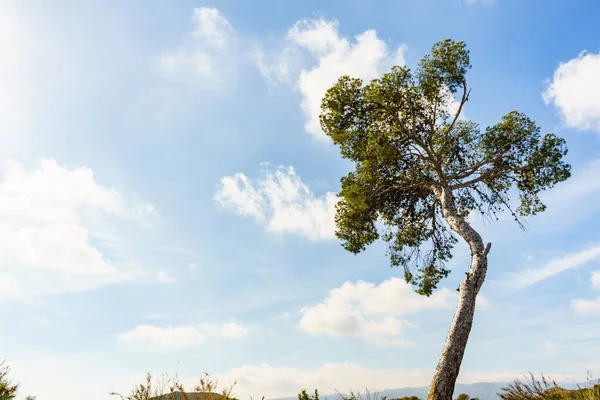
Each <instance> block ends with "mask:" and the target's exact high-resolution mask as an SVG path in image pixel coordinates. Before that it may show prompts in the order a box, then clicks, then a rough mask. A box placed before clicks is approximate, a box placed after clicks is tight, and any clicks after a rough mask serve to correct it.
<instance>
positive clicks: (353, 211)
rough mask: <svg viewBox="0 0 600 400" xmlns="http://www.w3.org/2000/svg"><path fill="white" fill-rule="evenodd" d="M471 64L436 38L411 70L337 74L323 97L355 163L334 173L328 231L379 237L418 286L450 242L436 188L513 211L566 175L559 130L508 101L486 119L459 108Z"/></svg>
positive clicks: (434, 281) (324, 122)
mask: <svg viewBox="0 0 600 400" xmlns="http://www.w3.org/2000/svg"><path fill="white" fill-rule="evenodd" d="M470 68H471V64H470V60H469V52H468V50H467V49H466V46H465V44H464V43H463V42H454V41H452V40H444V41H441V42H438V43H436V44H435V45H434V46H433V48H432V51H431V53H430V54H429V55H427V56H425V57H424V58H423V59H422V60H421V61H420V63H419V65H418V67H417V68H416V70H415V71H414V72H413V71H411V70H410V69H409V68H408V67H399V66H395V67H393V68H392V69H391V71H390V72H388V73H386V74H384V75H383V76H382V77H381V78H379V79H374V80H372V81H371V82H369V83H368V84H366V85H363V81H362V80H360V79H356V78H351V77H349V76H343V77H341V78H340V79H339V80H338V82H337V84H335V86H333V87H331V88H330V89H329V90H328V91H327V93H326V95H325V97H324V99H323V101H322V107H321V108H322V112H321V116H320V121H321V127H322V129H323V131H324V132H325V133H326V134H327V135H328V136H329V137H331V139H332V140H333V142H334V143H335V144H336V145H338V146H339V148H340V152H341V154H342V156H343V157H344V158H346V159H348V160H350V161H352V162H353V163H354V164H355V170H354V171H352V172H350V173H349V174H348V175H347V176H345V177H344V178H342V189H341V192H340V194H339V195H340V201H339V203H338V204H337V214H336V224H337V232H336V235H337V236H338V238H340V239H341V240H342V241H343V246H344V248H346V249H347V250H349V251H351V252H353V253H359V252H361V251H363V250H364V249H365V248H366V246H367V245H369V244H371V243H373V242H374V241H375V240H377V239H379V238H382V239H383V240H385V241H386V242H387V243H388V249H389V256H390V259H391V264H392V265H394V266H401V267H404V271H405V279H406V281H407V282H409V283H410V284H412V285H413V286H415V287H416V290H417V292H418V293H420V294H424V295H430V294H431V293H432V292H433V290H434V289H436V287H437V285H438V283H439V282H440V280H441V279H442V278H444V277H446V276H447V275H448V273H449V272H450V271H449V270H448V269H447V267H446V264H447V262H448V261H449V260H450V259H451V257H452V249H453V246H454V245H455V243H456V242H457V239H456V237H455V236H454V234H453V233H452V232H451V230H450V229H449V226H448V225H447V223H446V222H445V221H444V215H443V213H442V204H441V200H442V199H441V193H442V191H446V192H447V193H449V194H450V195H451V196H450V197H451V199H452V202H453V205H454V208H455V211H456V213H457V214H458V215H459V216H461V217H466V216H468V215H469V214H470V213H471V212H472V211H478V212H480V213H481V214H482V215H483V216H484V217H486V218H494V217H495V218H497V214H498V213H499V212H502V211H504V210H508V211H509V212H511V214H512V215H513V217H514V218H515V219H516V220H517V221H518V220H519V218H520V217H523V216H529V215H535V214H536V213H539V212H542V211H544V209H545V206H544V204H543V203H542V202H541V200H540V198H539V196H538V194H539V193H540V192H541V191H543V190H546V189H549V188H551V187H553V186H554V185H555V184H556V183H558V182H561V181H564V180H566V179H567V178H568V177H569V176H570V166H569V165H568V164H566V163H564V162H563V157H564V156H565V155H566V154H567V149H566V146H565V141H564V139H562V138H559V137H557V136H556V135H554V134H552V133H547V134H545V135H543V136H542V135H541V133H540V128H539V127H538V126H537V125H536V124H535V123H534V122H533V121H532V120H531V119H529V118H528V117H527V116H526V115H525V114H523V113H521V112H517V111H510V112H509V113H507V114H506V115H504V116H503V117H502V118H501V120H500V122H499V123H497V124H496V125H493V126H489V127H487V128H485V129H481V127H480V126H479V125H478V124H477V123H475V122H473V121H469V120H466V119H464V117H462V110H463V107H464V105H465V103H466V102H467V101H468V99H469V95H470V90H469V88H468V86H467V81H466V74H467V71H468V70H469V69H470ZM457 93H458V94H459V97H460V99H459V100H458V101H455V95H456V94H457ZM513 190H516V192H517V196H518V197H519V199H520V205H519V206H518V207H517V208H516V209H514V210H513V209H512V208H511V205H510V198H509V193H510V194H512V191H513ZM378 226H383V229H378Z"/></svg>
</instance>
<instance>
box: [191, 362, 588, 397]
mask: <svg viewBox="0 0 600 400" xmlns="http://www.w3.org/2000/svg"><path fill="white" fill-rule="evenodd" d="M432 372H433V371H432V370H430V369H427V370H424V369H371V368H365V367H361V366H360V365H359V364H355V363H325V364H323V365H322V366H319V367H316V368H313V369H300V368H296V367H285V366H280V367H277V366H271V365H269V364H266V363H262V364H260V365H247V366H242V367H238V368H233V369H232V370H231V371H229V372H227V373H224V374H216V375H214V378H215V379H217V380H218V381H219V383H222V384H224V385H227V384H230V383H233V382H237V384H236V385H235V388H234V394H235V395H237V397H238V398H248V397H249V396H251V395H253V396H255V397H256V396H263V395H264V396H265V397H266V398H278V397H286V396H294V394H297V393H298V390H299V388H310V390H312V389H318V391H319V393H322V394H331V393H335V391H340V392H342V393H344V392H346V393H347V392H349V391H351V390H354V391H362V390H364V388H368V389H369V390H370V391H372V392H376V391H378V390H384V389H389V388H398V387H422V386H427V385H429V384H430V382H431V377H432ZM522 377H523V374H522V372H515V373H503V372H486V371H476V372H470V371H468V370H464V371H463V370H461V373H460V376H459V378H458V383H464V384H469V383H475V382H506V381H511V380H513V379H515V378H522ZM566 377H567V376H565V375H561V376H557V375H553V378H556V379H557V380H559V381H563V380H564V378H566ZM570 378H572V377H570ZM581 378H582V376H577V377H576V379H581ZM571 380H572V379H571ZM190 382H196V380H194V379H190ZM186 387H187V386H186Z"/></svg>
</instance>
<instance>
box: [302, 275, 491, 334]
mask: <svg viewBox="0 0 600 400" xmlns="http://www.w3.org/2000/svg"><path fill="white" fill-rule="evenodd" d="M456 297H457V296H456V294H454V293H452V292H451V291H449V290H448V289H441V290H439V291H437V292H435V293H434V294H433V295H432V296H430V297H426V296H421V295H419V294H417V293H415V292H414V290H413V288H412V287H411V286H410V285H408V284H407V283H406V282H405V281H404V280H402V279H400V278H391V279H389V280H385V281H383V282H382V283H381V284H379V285H376V284H373V283H368V282H364V281H358V282H356V283H352V282H346V283H344V284H343V285H342V286H341V287H339V288H335V289H333V290H331V292H330V293H329V296H328V297H327V298H326V299H325V300H324V301H323V302H321V303H319V304H317V305H315V306H312V307H306V308H304V309H302V310H301V311H302V318H301V320H300V327H301V328H302V329H304V330H305V331H307V332H309V333H311V334H323V335H328V336H356V337H360V338H362V339H364V340H365V341H366V342H369V343H374V344H379V345H408V344H410V342H408V341H406V340H404V339H402V338H398V335H400V334H401V333H402V332H403V331H404V329H405V328H408V327H411V326H412V325H411V324H410V323H409V322H408V321H405V320H400V319H398V318H396V317H399V316H403V315H407V314H411V313H414V312H417V311H420V310H424V309H437V308H451V307H452V306H453V300H455V299H456ZM483 303H485V300H484V302H483Z"/></svg>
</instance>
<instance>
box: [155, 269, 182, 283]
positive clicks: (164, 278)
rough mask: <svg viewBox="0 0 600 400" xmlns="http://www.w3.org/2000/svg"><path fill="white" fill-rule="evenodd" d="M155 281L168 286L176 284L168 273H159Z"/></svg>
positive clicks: (175, 280)
mask: <svg viewBox="0 0 600 400" xmlns="http://www.w3.org/2000/svg"><path fill="white" fill-rule="evenodd" d="M156 280H157V281H158V282H160V283H164V284H169V283H175V282H177V279H176V278H173V277H172V276H170V275H169V274H168V273H166V272H164V271H159V272H157V273H156Z"/></svg>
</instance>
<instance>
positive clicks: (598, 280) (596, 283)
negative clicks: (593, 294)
mask: <svg viewBox="0 0 600 400" xmlns="http://www.w3.org/2000/svg"><path fill="white" fill-rule="evenodd" d="M591 281H592V287H593V288H594V289H600V271H593V272H592V279H591Z"/></svg>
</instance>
